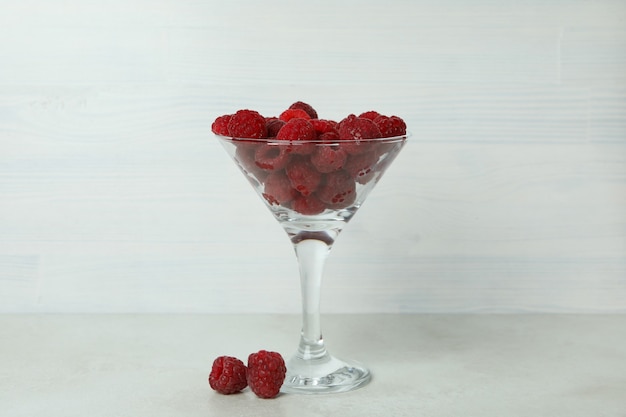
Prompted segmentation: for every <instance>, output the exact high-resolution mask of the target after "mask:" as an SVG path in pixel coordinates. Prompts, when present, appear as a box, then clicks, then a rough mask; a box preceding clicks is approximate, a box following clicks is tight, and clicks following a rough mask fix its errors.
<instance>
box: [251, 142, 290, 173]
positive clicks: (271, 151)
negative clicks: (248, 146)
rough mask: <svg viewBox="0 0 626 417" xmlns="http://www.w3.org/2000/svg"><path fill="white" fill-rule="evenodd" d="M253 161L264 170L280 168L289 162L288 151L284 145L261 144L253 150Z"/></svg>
mask: <svg viewBox="0 0 626 417" xmlns="http://www.w3.org/2000/svg"><path fill="white" fill-rule="evenodd" d="M254 162H255V164H256V165H257V166H258V167H259V168H262V169H264V170H266V171H276V170H280V169H283V168H284V167H285V166H286V165H287V163H289V152H288V149H287V147H286V146H282V145H276V144H263V145H260V146H259V147H258V148H257V149H256V151H255V152H254Z"/></svg>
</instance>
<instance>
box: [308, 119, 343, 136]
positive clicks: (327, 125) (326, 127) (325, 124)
mask: <svg viewBox="0 0 626 417" xmlns="http://www.w3.org/2000/svg"><path fill="white" fill-rule="evenodd" d="M309 123H311V124H312V125H313V129H315V133H316V134H317V136H318V137H319V136H320V135H322V134H324V133H328V132H335V133H336V132H337V130H336V129H335V126H336V125H337V124H336V123H334V122H332V121H330V120H325V119H311V120H309Z"/></svg>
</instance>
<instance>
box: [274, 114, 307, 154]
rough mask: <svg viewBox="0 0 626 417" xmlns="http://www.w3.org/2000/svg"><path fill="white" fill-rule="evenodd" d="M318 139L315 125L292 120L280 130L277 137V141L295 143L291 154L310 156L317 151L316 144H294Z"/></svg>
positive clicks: (291, 147) (291, 148) (304, 121)
mask: <svg viewBox="0 0 626 417" xmlns="http://www.w3.org/2000/svg"><path fill="white" fill-rule="evenodd" d="M316 138H317V135H316V134H315V129H314V128H313V125H312V124H311V123H309V121H308V120H304V119H291V120H289V121H288V122H287V124H285V126H283V127H282V129H280V132H278V134H277V135H276V139H279V140H288V141H293V142H292V143H291V145H292V146H290V147H289V148H288V149H289V152H293V153H295V154H298V155H308V154H310V153H311V152H313V151H314V150H315V144H314V143H301V144H298V143H294V142H298V141H312V140H315V139H316Z"/></svg>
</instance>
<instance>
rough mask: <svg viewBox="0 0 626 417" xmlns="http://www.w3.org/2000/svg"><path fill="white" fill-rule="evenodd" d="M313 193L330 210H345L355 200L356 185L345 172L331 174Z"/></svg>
mask: <svg viewBox="0 0 626 417" xmlns="http://www.w3.org/2000/svg"><path fill="white" fill-rule="evenodd" d="M325 179H326V181H325V182H324V185H322V186H321V187H320V188H319V189H318V190H317V192H316V193H315V194H316V195H317V196H318V197H319V199H320V200H321V201H322V202H324V203H326V204H328V205H329V207H330V208H333V209H340V208H346V207H348V206H349V205H350V204H352V203H354V200H355V199H356V183H355V182H354V178H352V177H351V176H350V174H348V173H347V172H346V171H343V170H341V171H336V172H331V173H330V174H327V175H326V178H325Z"/></svg>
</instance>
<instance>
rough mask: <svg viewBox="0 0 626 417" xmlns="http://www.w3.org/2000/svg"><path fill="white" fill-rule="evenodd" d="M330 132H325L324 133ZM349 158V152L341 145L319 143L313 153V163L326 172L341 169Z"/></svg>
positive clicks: (316, 167)
mask: <svg viewBox="0 0 626 417" xmlns="http://www.w3.org/2000/svg"><path fill="white" fill-rule="evenodd" d="M329 134H330V133H324V135H329ZM347 158H348V154H347V153H346V151H345V150H344V149H343V148H341V147H339V146H327V145H318V146H316V147H315V150H314V151H313V153H312V154H311V164H313V166H314V167H315V169H317V170H318V171H319V172H321V173H323V174H325V173H328V172H333V171H337V170H339V169H341V168H342V167H343V164H345V163H346V159H347Z"/></svg>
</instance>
